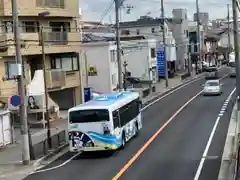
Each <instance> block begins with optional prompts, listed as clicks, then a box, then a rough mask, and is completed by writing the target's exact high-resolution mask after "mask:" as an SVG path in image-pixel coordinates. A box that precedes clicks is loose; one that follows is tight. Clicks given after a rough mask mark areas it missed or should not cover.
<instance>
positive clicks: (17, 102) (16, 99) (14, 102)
mask: <svg viewBox="0 0 240 180" xmlns="http://www.w3.org/2000/svg"><path fill="white" fill-rule="evenodd" d="M21 103H22V98H21V97H20V96H18V95H14V96H12V97H10V104H11V105H13V106H15V107H16V106H19V105H20V104H21Z"/></svg>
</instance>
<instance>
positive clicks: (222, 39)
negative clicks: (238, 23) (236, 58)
mask: <svg viewBox="0 0 240 180" xmlns="http://www.w3.org/2000/svg"><path fill="white" fill-rule="evenodd" d="M218 45H219V46H221V47H228V33H227V32H226V33H223V34H222V35H221V36H220V40H219V41H218ZM230 45H231V47H233V48H234V37H233V32H232V31H231V32H230Z"/></svg>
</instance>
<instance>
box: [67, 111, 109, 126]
mask: <svg viewBox="0 0 240 180" xmlns="http://www.w3.org/2000/svg"><path fill="white" fill-rule="evenodd" d="M103 121H109V112H108V110H106V109H90V110H79V111H72V112H70V113H69V122H70V123H88V122H103Z"/></svg>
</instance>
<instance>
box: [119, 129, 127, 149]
mask: <svg viewBox="0 0 240 180" xmlns="http://www.w3.org/2000/svg"><path fill="white" fill-rule="evenodd" d="M125 145H126V136H125V132H123V133H122V145H121V147H120V149H124V147H125Z"/></svg>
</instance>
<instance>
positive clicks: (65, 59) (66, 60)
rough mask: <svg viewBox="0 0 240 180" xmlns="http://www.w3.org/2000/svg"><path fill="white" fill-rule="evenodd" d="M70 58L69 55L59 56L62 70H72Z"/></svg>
mask: <svg viewBox="0 0 240 180" xmlns="http://www.w3.org/2000/svg"><path fill="white" fill-rule="evenodd" d="M71 61H72V58H71V57H63V58H61V63H62V67H61V68H62V69H63V70H64V71H72V70H73V64H72V62H71Z"/></svg>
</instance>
